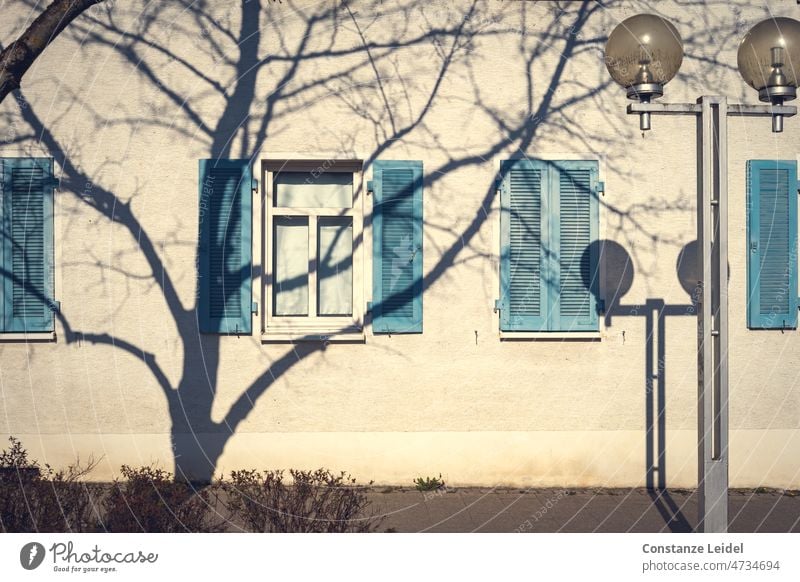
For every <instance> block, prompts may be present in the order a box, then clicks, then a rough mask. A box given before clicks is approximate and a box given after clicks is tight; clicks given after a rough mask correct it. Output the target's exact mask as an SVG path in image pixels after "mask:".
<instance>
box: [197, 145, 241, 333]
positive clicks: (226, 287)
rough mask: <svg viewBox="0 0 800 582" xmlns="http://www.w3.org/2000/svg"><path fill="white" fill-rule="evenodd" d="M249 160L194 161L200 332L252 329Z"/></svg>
mask: <svg viewBox="0 0 800 582" xmlns="http://www.w3.org/2000/svg"><path fill="white" fill-rule="evenodd" d="M251 209H252V175H251V172H250V164H249V160H200V245H199V269H198V277H199V280H198V287H199V297H198V311H199V313H198V319H199V324H200V331H201V332H203V333H228V334H237V335H240V334H242V335H248V334H250V333H251V328H252V325H251V323H252V316H251V309H252V294H251V263H252V256H251V255H252V248H251V240H252V238H251V237H252V232H251V231H252V215H251Z"/></svg>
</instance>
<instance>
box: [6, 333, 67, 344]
mask: <svg viewBox="0 0 800 582" xmlns="http://www.w3.org/2000/svg"><path fill="white" fill-rule="evenodd" d="M55 341H56V332H54V331H36V332H30V333H26V332H8V333H4V332H0V343H12V342H14V343H24V342H29V343H32V342H36V343H41V342H55Z"/></svg>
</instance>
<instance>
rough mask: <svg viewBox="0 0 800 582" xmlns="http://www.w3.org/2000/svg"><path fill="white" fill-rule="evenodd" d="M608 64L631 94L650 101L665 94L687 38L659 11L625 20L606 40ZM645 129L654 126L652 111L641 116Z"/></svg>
mask: <svg viewBox="0 0 800 582" xmlns="http://www.w3.org/2000/svg"><path fill="white" fill-rule="evenodd" d="M605 61H606V68H607V69H608V72H609V73H610V74H611V78H612V79H614V81H616V82H617V83H618V84H620V85H621V86H622V87H624V88H625V89H626V90H627V93H628V98H629V99H635V100H638V101H640V102H641V103H650V100H651V99H658V98H659V97H661V96H662V95H663V94H664V85H666V84H667V83H668V82H669V81H670V80H671V79H672V78H673V77H674V76H675V75H676V74H677V72H678V69H680V66H681V62H683V41H682V40H681V36H680V34H678V31H677V29H676V28H675V27H674V26H673V25H672V23H671V22H669V21H668V20H665V19H664V18H662V17H660V16H657V15H655V14H637V15H636V16H631V17H630V18H627V19H625V20H623V21H622V22H621V23H620V24H619V25H617V27H616V28H615V29H614V30H613V31H612V32H611V34H610V35H609V37H608V42H607V43H606V54H605ZM639 119H640V122H639V125H640V127H641V129H642V130H647V129H650V114H649V113H642V114H640V116H639Z"/></svg>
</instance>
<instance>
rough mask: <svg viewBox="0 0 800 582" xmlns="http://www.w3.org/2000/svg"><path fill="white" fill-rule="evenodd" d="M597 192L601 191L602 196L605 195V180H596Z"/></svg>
mask: <svg viewBox="0 0 800 582" xmlns="http://www.w3.org/2000/svg"><path fill="white" fill-rule="evenodd" d="M597 192H598V193H599V192H602V193H603V196H605V195H606V183H605V182H598V183H597Z"/></svg>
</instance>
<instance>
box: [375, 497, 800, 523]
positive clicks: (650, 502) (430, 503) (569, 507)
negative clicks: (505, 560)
mask: <svg viewBox="0 0 800 582" xmlns="http://www.w3.org/2000/svg"><path fill="white" fill-rule="evenodd" d="M370 496H371V499H372V502H373V504H372V508H371V510H372V511H373V512H374V511H377V512H379V513H382V514H385V515H386V520H385V521H384V523H383V525H382V526H381V528H380V531H383V530H388V531H397V532H669V531H674V532H690V531H693V529H694V527H695V525H696V523H697V498H696V496H695V493H694V491H689V490H670V491H662V492H656V491H648V490H646V489H598V490H586V489H530V490H519V489H473V488H465V489H440V490H436V491H427V492H421V491H416V490H414V489H399V488H385V489H380V488H379V489H376V490H375V491H374V492H372V493H371V494H370ZM728 516H729V521H730V527H729V531H730V532H800V492H797V491H779V490H765V489H757V490H752V489H749V490H732V491H731V492H730V496H729V506H728Z"/></svg>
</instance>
